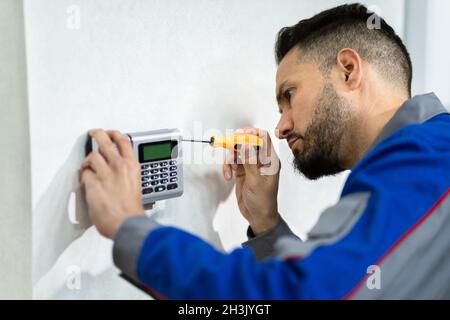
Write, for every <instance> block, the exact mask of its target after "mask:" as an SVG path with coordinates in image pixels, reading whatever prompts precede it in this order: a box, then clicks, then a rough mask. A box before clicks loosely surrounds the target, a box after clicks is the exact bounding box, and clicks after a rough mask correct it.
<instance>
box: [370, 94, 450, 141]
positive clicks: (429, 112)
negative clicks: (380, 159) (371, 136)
mask: <svg viewBox="0 0 450 320" xmlns="http://www.w3.org/2000/svg"><path fill="white" fill-rule="evenodd" d="M443 113H449V112H448V110H447V109H445V107H444V106H443V105H442V103H441V101H440V100H439V98H438V97H437V96H436V95H435V94H434V93H428V94H424V95H418V96H415V97H414V98H412V99H410V100H408V101H406V102H405V103H404V104H403V106H401V107H400V109H398V111H397V112H396V114H395V115H394V116H393V117H392V119H391V120H390V121H389V122H388V123H387V124H386V125H385V126H384V128H383V130H382V131H381V133H380V134H379V135H378V137H377V139H376V140H375V143H374V144H373V146H375V145H376V144H378V143H380V142H381V141H383V140H384V139H386V138H387V137H389V136H391V135H392V134H393V133H394V132H395V131H397V130H399V129H401V128H403V127H404V126H407V125H410V124H418V123H423V122H425V121H427V120H430V119H431V118H433V117H435V116H437V115H439V114H443Z"/></svg>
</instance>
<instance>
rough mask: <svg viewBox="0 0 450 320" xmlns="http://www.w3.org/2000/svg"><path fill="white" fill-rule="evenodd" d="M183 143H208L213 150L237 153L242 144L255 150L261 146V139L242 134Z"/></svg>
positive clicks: (190, 140)
mask: <svg viewBox="0 0 450 320" xmlns="http://www.w3.org/2000/svg"><path fill="white" fill-rule="evenodd" d="M183 141H189V142H201V143H208V144H209V145H210V146H212V147H213V148H224V149H230V150H234V151H235V152H238V151H239V149H240V148H241V146H242V145H243V144H248V145H251V146H254V147H256V150H258V149H259V148H261V147H262V146H263V139H262V138H261V137H259V136H256V135H252V134H244V133H243V134H234V135H232V136H228V137H219V136H213V137H211V139H210V140H192V139H183Z"/></svg>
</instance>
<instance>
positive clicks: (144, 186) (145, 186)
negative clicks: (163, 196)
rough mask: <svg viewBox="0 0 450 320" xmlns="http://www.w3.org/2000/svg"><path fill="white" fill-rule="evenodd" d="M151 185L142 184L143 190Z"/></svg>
mask: <svg viewBox="0 0 450 320" xmlns="http://www.w3.org/2000/svg"><path fill="white" fill-rule="evenodd" d="M149 185H150V183H148V182H144V183H143V184H142V188H147V187H148V186H149Z"/></svg>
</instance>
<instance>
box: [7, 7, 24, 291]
mask: <svg viewBox="0 0 450 320" xmlns="http://www.w3.org/2000/svg"><path fill="white" fill-rule="evenodd" d="M0 61H1V64H2V66H1V67H0V155H1V157H0V299H27V298H30V297H31V197H30V196H31V186H30V144H29V131H28V108H27V84H26V65H25V40H24V27H23V11H22V1H18V0H2V1H0Z"/></svg>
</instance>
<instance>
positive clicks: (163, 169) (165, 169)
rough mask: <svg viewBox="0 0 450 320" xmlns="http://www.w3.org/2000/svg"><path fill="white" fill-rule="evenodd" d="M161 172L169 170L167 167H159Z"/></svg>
mask: <svg viewBox="0 0 450 320" xmlns="http://www.w3.org/2000/svg"><path fill="white" fill-rule="evenodd" d="M159 170H160V171H161V172H167V168H161V169H159Z"/></svg>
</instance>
